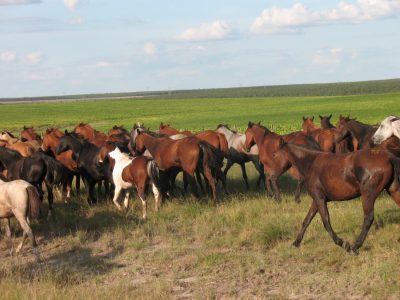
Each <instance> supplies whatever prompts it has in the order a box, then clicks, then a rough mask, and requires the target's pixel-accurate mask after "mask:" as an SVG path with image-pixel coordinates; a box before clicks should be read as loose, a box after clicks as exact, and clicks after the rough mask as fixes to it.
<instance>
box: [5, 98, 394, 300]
mask: <svg viewBox="0 0 400 300" xmlns="http://www.w3.org/2000/svg"><path fill="white" fill-rule="evenodd" d="M399 100H400V94H384V95H365V96H362V95H361V96H346V97H301V98H235V99H218V100H216V99H201V100H191V99H178V100H173V99H168V100H163V99H159V100H137V99H135V100H118V101H99V102H92V101H87V102H86V101H85V102H68V103H52V104H49V103H40V104H29V105H27V104H18V105H2V106H1V109H2V112H3V113H2V118H0V128H4V129H11V130H13V131H14V132H18V131H19V130H20V128H21V127H22V126H23V125H34V126H37V127H39V128H41V129H44V128H45V127H47V126H59V127H62V128H72V127H73V126H74V125H75V124H76V123H78V122H80V121H85V122H90V123H91V124H92V125H93V126H94V127H96V128H98V129H100V130H107V129H108V128H110V127H111V126H112V125H114V124H118V125H121V124H124V125H125V126H126V127H127V128H130V127H131V126H132V124H133V122H137V121H141V122H145V124H146V125H149V126H150V127H152V128H155V127H157V126H158V124H159V122H160V121H164V122H171V124H172V125H174V126H176V127H178V128H181V129H192V130H200V129H203V128H215V126H216V125H217V124H218V123H229V124H231V125H236V126H237V127H238V128H241V129H244V128H245V127H246V124H247V122H248V121H249V120H253V121H259V120H261V121H262V122H263V123H264V124H266V125H267V126H270V125H271V124H273V125H274V127H273V128H274V129H275V130H277V131H278V132H288V131H290V130H298V129H300V125H301V117H302V116H303V115H307V116H310V115H315V116H317V115H318V114H324V115H326V114H330V113H333V114H334V117H333V118H334V119H335V120H336V119H337V117H338V115H339V114H340V113H342V114H346V115H347V114H351V115H352V116H356V117H358V119H360V120H361V121H365V122H368V123H377V122H379V121H380V120H382V119H383V118H384V117H385V116H386V115H388V114H398V109H399V107H400V106H399V104H398V103H399ZM247 169H248V172H249V177H250V178H251V186H252V190H251V191H249V192H247V191H245V189H244V187H243V182H242V179H241V175H240V171H239V169H238V168H236V167H235V168H233V169H232V171H230V173H229V174H228V186H229V190H230V191H231V192H230V195H228V196H224V197H223V198H222V204H221V205H220V206H218V207H216V208H215V207H212V206H211V205H210V203H207V201H203V202H200V203H198V202H196V201H194V200H193V199H192V198H190V197H187V198H184V197H177V198H175V199H173V200H172V201H169V202H167V203H164V205H163V207H162V209H161V211H160V212H159V213H154V212H153V207H154V205H153V200H152V199H151V197H150V199H149V201H150V206H149V218H148V220H147V221H145V222H143V221H142V220H140V215H141V214H140V212H141V204H140V203H139V201H137V200H136V199H132V202H131V203H132V208H131V209H130V211H129V212H128V213H127V214H124V213H120V212H118V211H117V210H116V208H115V207H114V206H113V205H112V204H111V203H109V202H106V201H105V202H102V203H101V204H99V205H97V206H96V207H88V206H87V204H86V201H85V200H84V199H83V198H82V199H78V198H74V200H73V202H72V203H68V204H64V203H62V202H61V201H57V202H56V206H55V209H56V214H55V216H54V219H52V220H50V221H43V222H41V223H40V224H35V225H34V226H33V228H34V231H35V232H36V234H37V237H38V242H39V245H40V246H39V247H40V251H41V253H42V258H43V262H42V263H40V264H37V263H35V262H34V257H33V255H32V253H31V251H30V249H29V247H28V246H25V248H24V250H25V251H24V253H22V254H21V255H19V256H17V257H9V256H8V255H7V249H6V244H5V241H4V239H1V240H0V257H1V258H2V263H1V265H0V290H1V296H2V298H7V299H52V298H60V299H70V298H73V297H74V298H78V299H109V298H111V297H113V298H122V299H124V298H126V299H128V298H129V299H132V298H134V299H159V298H163V299H164V298H165V299H168V298H198V299H204V298H273V299H282V298H293V299H297V298H302V299H303V298H306V299H316V298H318V299H320V298H335V299H337V298H340V299H342V298H353V299H360V298H363V299H364V298H367V299H368V298H393V299H396V298H399V297H400V284H399V281H398V278H400V269H399V268H398V266H399V265H400V257H399V255H398V249H399V246H400V233H399V232H400V211H399V210H398V208H397V206H396V205H395V204H394V202H393V201H392V200H391V199H390V198H389V197H387V196H386V195H383V196H381V197H380V198H378V200H377V202H376V207H375V215H376V216H378V218H379V219H381V220H382V221H383V224H384V227H383V228H380V229H377V228H375V227H373V228H372V229H371V231H370V233H369V235H368V237H367V240H366V242H365V244H364V246H363V248H362V249H361V251H360V254H359V255H357V256H355V255H350V254H347V253H345V252H344V251H343V250H342V249H340V248H339V247H337V246H335V245H334V243H333V242H332V241H331V239H330V238H329V236H328V234H327V232H326V231H325V229H324V228H323V225H322V222H321V221H320V219H319V217H316V218H315V220H314V221H313V223H312V224H311V225H310V227H309V229H308V231H307V232H306V235H305V238H304V242H303V244H302V246H301V247H300V248H299V249H295V248H293V247H292V246H291V243H292V241H293V240H294V238H295V236H296V234H297V231H298V230H299V228H300V225H301V223H302V221H303V218H304V216H305V214H306V213H307V211H308V208H309V205H310V198H309V196H307V195H306V194H305V193H304V194H303V195H302V202H301V203H300V204H296V203H294V201H293V191H294V187H295V186H294V183H293V182H292V181H291V180H290V179H289V178H287V177H283V178H281V181H280V183H281V187H282V190H283V193H284V197H283V202H282V203H281V204H276V203H275V202H274V201H273V200H272V199H271V198H268V197H267V196H266V195H265V193H264V192H263V191H262V190H261V189H260V190H258V189H256V188H255V177H256V176H255V172H254V169H253V167H252V166H250V165H248V166H247ZM329 208H330V212H331V219H332V225H333V227H334V228H335V230H336V231H337V233H338V234H339V235H340V236H342V237H343V238H345V239H346V240H349V241H351V242H353V241H354V239H355V237H356V235H357V234H358V233H359V231H360V229H361V224H362V209H361V203H360V201H359V200H358V199H356V200H353V201H350V202H347V203H332V204H330V205H329ZM14 228H16V229H17V228H18V227H17V226H15V227H14ZM20 235H21V232H20V231H18V230H17V231H16V238H15V239H16V240H15V243H16V242H17V241H18V240H19V238H20Z"/></svg>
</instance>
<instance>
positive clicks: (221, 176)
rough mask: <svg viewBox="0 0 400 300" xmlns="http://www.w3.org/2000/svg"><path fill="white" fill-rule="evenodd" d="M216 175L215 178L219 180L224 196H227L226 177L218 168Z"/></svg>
mask: <svg viewBox="0 0 400 300" xmlns="http://www.w3.org/2000/svg"><path fill="white" fill-rule="evenodd" d="M216 173H217V174H216V175H217V178H218V179H220V180H221V182H222V188H223V189H224V192H225V194H226V195H228V194H229V193H228V190H227V188H226V176H225V174H224V173H223V172H222V170H221V169H220V168H217V170H216Z"/></svg>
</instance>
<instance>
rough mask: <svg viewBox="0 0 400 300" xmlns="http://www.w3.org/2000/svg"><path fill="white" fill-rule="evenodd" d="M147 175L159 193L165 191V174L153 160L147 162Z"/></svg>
mask: <svg viewBox="0 0 400 300" xmlns="http://www.w3.org/2000/svg"><path fill="white" fill-rule="evenodd" d="M147 175H148V176H149V178H150V180H151V182H152V183H153V184H154V185H155V186H156V187H157V189H158V190H159V191H164V190H165V189H164V184H165V180H164V176H163V175H164V172H163V171H160V169H159V168H158V166H157V165H156V163H155V162H154V160H153V159H149V161H148V162H147Z"/></svg>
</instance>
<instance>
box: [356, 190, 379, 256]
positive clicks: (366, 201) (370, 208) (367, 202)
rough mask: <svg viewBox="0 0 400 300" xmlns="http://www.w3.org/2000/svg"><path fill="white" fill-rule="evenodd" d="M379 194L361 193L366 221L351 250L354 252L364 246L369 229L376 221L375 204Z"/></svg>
mask: <svg viewBox="0 0 400 300" xmlns="http://www.w3.org/2000/svg"><path fill="white" fill-rule="evenodd" d="M377 196H378V195H376V194H375V193H374V194H370V195H368V196H365V195H361V198H362V205H363V210H364V223H363V225H362V228H361V232H360V234H359V236H358V238H357V240H356V242H355V243H354V246H353V247H351V250H353V251H354V252H357V251H358V249H359V248H360V247H361V246H362V244H363V243H364V241H365V238H366V237H367V234H368V232H369V229H370V228H371V225H372V223H373V222H374V204H375V199H376V197H377Z"/></svg>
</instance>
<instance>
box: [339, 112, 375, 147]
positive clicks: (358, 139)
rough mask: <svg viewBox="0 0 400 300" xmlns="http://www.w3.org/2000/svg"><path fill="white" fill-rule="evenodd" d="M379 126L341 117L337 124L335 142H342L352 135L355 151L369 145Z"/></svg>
mask: <svg viewBox="0 0 400 300" xmlns="http://www.w3.org/2000/svg"><path fill="white" fill-rule="evenodd" d="M377 129H378V126H372V125H369V124H365V123H362V122H359V121H357V120H356V119H350V118H349V117H347V118H343V117H342V116H341V117H340V119H339V121H338V124H337V125H336V134H335V142H340V141H342V140H343V139H345V138H348V137H352V139H353V147H354V151H356V150H360V149H363V148H366V147H369V146H370V144H371V139H372V136H373V135H374V133H375V131H376V130H377Z"/></svg>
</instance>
